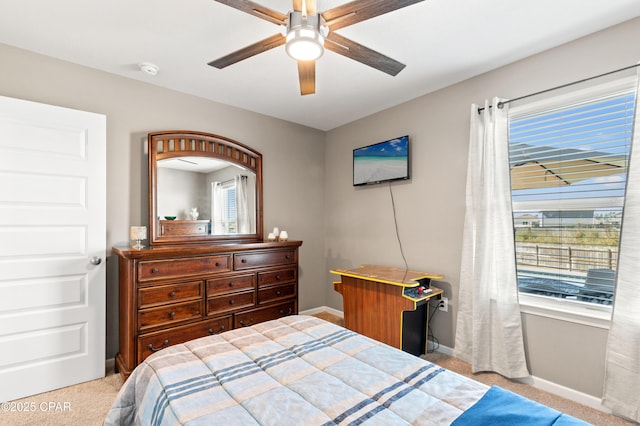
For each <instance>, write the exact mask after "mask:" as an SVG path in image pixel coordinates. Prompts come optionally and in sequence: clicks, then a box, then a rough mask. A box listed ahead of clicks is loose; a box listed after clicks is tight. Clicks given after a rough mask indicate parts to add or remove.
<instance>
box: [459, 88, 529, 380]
mask: <svg viewBox="0 0 640 426" xmlns="http://www.w3.org/2000/svg"><path fill="white" fill-rule="evenodd" d="M499 101H500V99H498V98H494V99H493V102H492V103H491V104H489V102H488V101H486V102H485V105H484V110H483V111H482V112H480V113H479V112H478V107H479V106H478V105H472V106H471V133H470V138H469V158H468V169H467V195H466V214H465V223H464V235H463V245H462V266H461V270H460V294H459V296H458V319H457V326H456V339H455V351H454V355H455V356H456V357H458V358H460V359H463V360H465V361H467V362H469V363H470V364H471V366H472V371H473V372H479V371H494V372H497V373H499V374H501V375H503V376H505V377H508V378H522V377H527V376H529V371H528V370H527V364H526V359H525V353H524V342H523V337H522V324H521V318H520V306H519V304H518V285H517V278H516V265H515V251H514V241H513V238H514V237H513V218H512V210H511V184H510V180H509V155H508V120H507V117H508V115H507V114H508V108H507V106H504V107H502V108H499V107H498V102H499Z"/></svg>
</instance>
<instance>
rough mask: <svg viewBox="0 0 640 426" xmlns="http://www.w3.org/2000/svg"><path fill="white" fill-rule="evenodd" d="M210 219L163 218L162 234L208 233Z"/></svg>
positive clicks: (161, 224)
mask: <svg viewBox="0 0 640 426" xmlns="http://www.w3.org/2000/svg"><path fill="white" fill-rule="evenodd" d="M208 234H209V221H208V220H161V221H160V235H161V236H187V235H208Z"/></svg>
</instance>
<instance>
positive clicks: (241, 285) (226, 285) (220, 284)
mask: <svg viewBox="0 0 640 426" xmlns="http://www.w3.org/2000/svg"><path fill="white" fill-rule="evenodd" d="M255 288H256V275H255V274H248V275H233V276H229V277H225V278H220V279H215V280H207V297H210V296H213V295H216V294H222V293H229V292H230V291H239V290H253V289H255Z"/></svg>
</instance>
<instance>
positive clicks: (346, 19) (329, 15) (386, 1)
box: [322, 0, 424, 31]
mask: <svg viewBox="0 0 640 426" xmlns="http://www.w3.org/2000/svg"><path fill="white" fill-rule="evenodd" d="M422 1H424V0H355V1H352V2H350V3H346V4H343V5H342V6H337V7H334V8H333V9H330V10H327V11H325V12H323V13H322V17H323V18H324V20H325V21H326V22H327V25H328V26H329V28H330V29H331V31H335V30H337V29H339V28H344V27H346V26H349V25H353V24H356V23H358V22H362V21H365V20H367V19H371V18H374V17H376V16H379V15H384V14H385V13H389V12H393V11H394V10H398V9H402V8H403V7H406V6H410V5H412V4H414V3H420V2H422Z"/></svg>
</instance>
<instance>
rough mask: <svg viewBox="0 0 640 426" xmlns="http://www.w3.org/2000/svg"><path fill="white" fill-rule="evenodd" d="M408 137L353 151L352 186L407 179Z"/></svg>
mask: <svg viewBox="0 0 640 426" xmlns="http://www.w3.org/2000/svg"><path fill="white" fill-rule="evenodd" d="M409 160H410V158H409V136H401V137H399V138H394V139H390V140H387V141H384V142H379V143H376V144H373V145H368V146H363V147H362V148H356V149H354V150H353V186H359V185H371V184H376V183H382V182H390V181H394V180H407V179H409Z"/></svg>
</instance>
